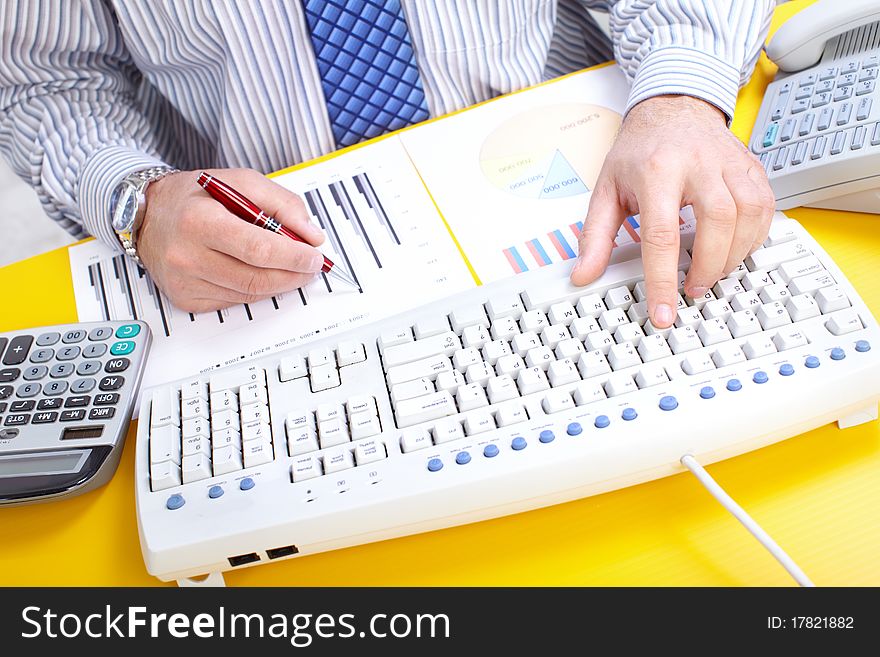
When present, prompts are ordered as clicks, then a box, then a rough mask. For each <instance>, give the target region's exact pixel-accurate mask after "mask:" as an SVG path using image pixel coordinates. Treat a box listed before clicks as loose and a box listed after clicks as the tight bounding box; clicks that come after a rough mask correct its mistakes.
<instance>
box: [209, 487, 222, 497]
mask: <svg viewBox="0 0 880 657" xmlns="http://www.w3.org/2000/svg"><path fill="white" fill-rule="evenodd" d="M222 495H223V489H222V488H221V487H220V486H211V487H210V488H209V489H208V497H210V498H211V499H212V500H216V499H217V498H218V497H221V496H222Z"/></svg>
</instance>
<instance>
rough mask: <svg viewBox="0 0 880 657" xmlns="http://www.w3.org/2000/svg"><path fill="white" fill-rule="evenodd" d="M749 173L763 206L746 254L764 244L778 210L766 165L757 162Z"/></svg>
mask: <svg viewBox="0 0 880 657" xmlns="http://www.w3.org/2000/svg"><path fill="white" fill-rule="evenodd" d="M748 174H749V178H750V179H751V180H752V182H753V183H754V184H755V187H757V189H758V194H759V197H760V203H761V206H762V208H763V212H762V214H761V221H760V222H759V224H758V228H757V230H756V231H755V238H754V241H753V242H752V245H751V247H750V248H749V251H748V253H747V254H746V255H751V254H752V252H753V251H754V250H755V249H757V248H758V247H760V246H761V245H763V244H764V240H766V239H767V235H768V233H769V232H770V224H771V223H773V215H774V213H775V212H776V197H775V195H774V194H773V189H771V187H770V181H769V180H767V174H766V173H765V172H764V167H762V166H760V164H756V165H755V166H753V167H751V168H750V169H749V170H748Z"/></svg>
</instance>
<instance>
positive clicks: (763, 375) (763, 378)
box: [752, 370, 770, 383]
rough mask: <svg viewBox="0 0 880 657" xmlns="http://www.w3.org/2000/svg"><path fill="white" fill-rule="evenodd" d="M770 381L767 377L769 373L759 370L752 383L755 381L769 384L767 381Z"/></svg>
mask: <svg viewBox="0 0 880 657" xmlns="http://www.w3.org/2000/svg"><path fill="white" fill-rule="evenodd" d="M769 380H770V377H769V376H767V372H765V371H764V370H758V371H757V372H755V374H754V376H753V377H752V381H754V382H755V383H767V381H769Z"/></svg>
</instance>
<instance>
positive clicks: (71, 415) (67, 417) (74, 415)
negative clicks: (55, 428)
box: [7, 408, 86, 422]
mask: <svg viewBox="0 0 880 657" xmlns="http://www.w3.org/2000/svg"><path fill="white" fill-rule="evenodd" d="M85 417H86V411H85V409H83V408H73V409H70V410H67V411H62V412H61V416H60V417H59V419H60V420H61V421H62V422H79V421H80V420H84V419H85ZM7 419H9V418H8V417H7Z"/></svg>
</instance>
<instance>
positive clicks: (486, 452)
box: [483, 443, 498, 458]
mask: <svg viewBox="0 0 880 657" xmlns="http://www.w3.org/2000/svg"><path fill="white" fill-rule="evenodd" d="M483 456H485V457H486V458H492V457H493V456H498V445H496V444H495V443H490V444H489V445H486V446H485V447H484V448H483Z"/></svg>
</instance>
